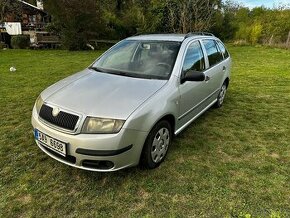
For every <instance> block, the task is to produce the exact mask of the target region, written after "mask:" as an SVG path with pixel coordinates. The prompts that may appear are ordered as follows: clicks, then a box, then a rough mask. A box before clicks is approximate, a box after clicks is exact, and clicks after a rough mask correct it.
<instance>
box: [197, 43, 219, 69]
mask: <svg viewBox="0 0 290 218" xmlns="http://www.w3.org/2000/svg"><path fill="white" fill-rule="evenodd" d="M202 42H203V44H204V47H205V50H206V53H207V55H208V61H209V66H210V67H211V66H213V65H215V64H217V63H219V62H220V61H222V60H223V55H222V53H221V52H220V51H219V50H218V48H217V45H216V43H215V41H214V40H212V39H206V40H202Z"/></svg>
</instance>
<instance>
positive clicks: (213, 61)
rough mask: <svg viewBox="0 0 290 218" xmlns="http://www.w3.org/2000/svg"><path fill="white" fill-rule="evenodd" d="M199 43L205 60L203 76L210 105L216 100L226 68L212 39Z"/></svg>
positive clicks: (221, 55)
mask: <svg viewBox="0 0 290 218" xmlns="http://www.w3.org/2000/svg"><path fill="white" fill-rule="evenodd" d="M201 41H202V45H203V49H204V53H205V56H206V60H207V64H206V68H207V69H206V70H205V72H204V74H205V76H206V83H207V86H206V92H207V93H208V96H207V103H208V104H210V103H211V102H212V101H213V100H215V99H216V98H217V95H218V92H219V89H220V87H221V85H222V82H223V79H224V75H225V72H226V66H225V64H224V62H223V54H222V53H221V51H220V50H219V48H218V45H217V43H216V41H215V40H214V39H203V40H201Z"/></svg>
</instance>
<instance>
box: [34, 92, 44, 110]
mask: <svg viewBox="0 0 290 218" xmlns="http://www.w3.org/2000/svg"><path fill="white" fill-rule="evenodd" d="M43 103H44V102H43V100H42V98H41V96H40V95H39V96H38V98H37V99H36V102H35V108H36V111H37V113H38V114H39V111H40V108H41V107H42V105H43Z"/></svg>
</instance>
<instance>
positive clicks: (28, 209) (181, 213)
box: [0, 46, 290, 217]
mask: <svg viewBox="0 0 290 218" xmlns="http://www.w3.org/2000/svg"><path fill="white" fill-rule="evenodd" d="M229 50H230V53H231V55H232V57H233V70H232V81H231V84H230V88H229V91H228V95H227V99H226V102H225V104H224V106H223V107H222V108H221V109H218V110H216V109H211V110H209V111H208V112H206V113H205V114H204V115H203V116H201V117H200V118H199V119H198V120H197V121H196V122H194V123H193V124H192V125H190V126H189V127H188V128H187V129H186V130H185V131H183V132H182V133H181V134H180V135H179V136H178V137H176V138H175V139H174V142H173V144H172V147H171V149H170V150H169V153H168V156H167V159H166V160H165V162H164V163H163V164H162V165H161V166H160V167H159V168H158V169H156V170H150V171H146V170H140V169H139V168H131V169H126V170H122V171H118V172H115V173H96V172H87V171H82V170H78V169H75V168H72V167H69V166H66V165H64V164H61V163H59V162H57V161H55V160H53V159H51V158H50V157H48V156H47V155H46V154H44V153H43V152H42V151H41V150H40V149H39V148H38V147H37V146H36V144H35V142H34V140H33V135H32V126H31V124H30V117H31V110H32V107H33V104H34V101H35V99H36V98H37V96H38V94H39V93H40V92H41V91H42V90H43V89H45V88H46V87H48V86H49V85H50V84H53V83H54V82H56V81H58V80H60V79H62V78H64V77H66V76H68V75H70V74H73V73H75V72H77V71H79V70H81V69H83V68H85V67H86V66H88V65H89V64H90V63H91V62H92V61H93V60H94V59H95V58H96V57H97V56H98V55H99V54H100V52H68V51H33V50H6V51H0V217H31V216H32V217H47V216H48V217H56V216H60V217H62V216H69V217H77V216H82V217H93V216H101V217H107V216H115V217H117V216H119V217H127V216H133V217H140V216H146V217H168V216H172V217H175V216H176V217H187V216H190V217H250V215H251V216H252V217H290V51H286V50H281V49H273V48H263V47H233V46H229ZM11 66H15V67H16V68H17V71H16V72H15V73H11V72H9V68H10V67H11Z"/></svg>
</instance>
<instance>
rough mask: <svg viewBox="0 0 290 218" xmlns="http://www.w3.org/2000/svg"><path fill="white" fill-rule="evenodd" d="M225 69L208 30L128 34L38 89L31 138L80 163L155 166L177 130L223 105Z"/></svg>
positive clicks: (227, 64)
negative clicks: (81, 67) (78, 68)
mask: <svg viewBox="0 0 290 218" xmlns="http://www.w3.org/2000/svg"><path fill="white" fill-rule="evenodd" d="M230 68H231V58H230V56H229V53H228V51H227V50H226V48H225V46H224V44H223V43H222V42H221V41H220V40H219V39H218V38H216V37H214V36H213V35H212V34H208V33H190V34H187V35H181V34H164V35H159V34H158V35H157V34H153V35H140V36H134V37H130V38H127V39H125V40H123V41H121V42H119V43H117V44H116V45H115V46H113V47H112V48H110V49H109V50H108V51H106V52H105V53H104V54H103V55H102V56H100V57H99V58H98V59H97V60H96V61H95V62H94V63H93V64H92V65H91V66H89V67H88V68H87V69H85V70H83V71H81V72H79V73H76V74H74V75H72V76H69V77H67V78H65V79H63V80H61V81H59V82H57V83H55V84H54V85H52V86H50V87H48V88H47V89H45V90H44V91H43V92H42V93H41V94H40V95H39V97H38V98H37V100H36V103H35V106H34V108H33V112H32V125H33V128H34V137H35V141H36V143H37V145H38V146H39V148H40V149H41V150H42V151H44V152H45V153H46V154H48V155H49V156H51V157H52V158H54V159H56V160H58V161H60V162H62V163H65V164H67V165H70V166H74V167H77V168H80V169H85V170H92V171H100V172H102V171H103V172H104V171H115V170H119V169H122V168H126V167H131V166H136V165H138V164H140V165H141V166H143V167H144V168H149V169H153V168H156V167H158V166H159V165H160V163H161V162H162V161H163V160H164V159H165V157H166V154H167V152H168V148H169V147H170V144H171V142H172V137H173V136H174V135H177V134H178V133H180V132H181V131H182V130H183V129H184V128H185V127H187V126H188V125H189V124H190V123H191V122H192V121H194V120H195V119H196V118H197V117H198V116H200V115H201V114H202V113H204V112H205V111H206V110H207V109H208V108H210V107H211V106H215V107H220V106H221V105H222V104H223V101H224V98H225V94H226V90H227V87H228V85H229V81H230Z"/></svg>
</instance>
